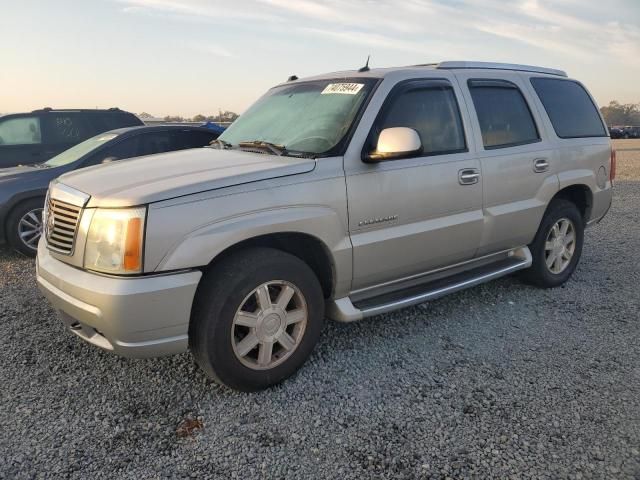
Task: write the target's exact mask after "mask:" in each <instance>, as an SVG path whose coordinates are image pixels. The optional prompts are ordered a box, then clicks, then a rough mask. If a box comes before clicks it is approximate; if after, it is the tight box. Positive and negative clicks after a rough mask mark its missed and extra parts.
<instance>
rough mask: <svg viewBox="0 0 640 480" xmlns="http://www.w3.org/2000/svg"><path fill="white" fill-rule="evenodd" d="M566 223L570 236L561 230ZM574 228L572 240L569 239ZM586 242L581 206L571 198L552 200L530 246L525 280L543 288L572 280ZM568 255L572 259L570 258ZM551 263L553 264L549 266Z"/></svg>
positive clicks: (523, 275) (524, 275)
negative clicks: (530, 256)
mask: <svg viewBox="0 0 640 480" xmlns="http://www.w3.org/2000/svg"><path fill="white" fill-rule="evenodd" d="M567 222H568V223H567ZM565 225H569V226H568V227H567V235H564V236H563V235H562V234H561V231H562V230H563V229H564V228H565ZM554 227H556V228H557V230H555V232H556V233H552V229H554ZM571 230H573V243H570V242H569V238H570V234H569V233H570V232H571ZM548 241H549V243H547V242H548ZM583 241H584V222H583V219H582V215H581V214H580V211H579V210H578V207H576V205H575V204H574V203H573V202H570V201H569V200H564V199H556V200H553V201H552V202H551V204H550V205H549V207H548V208H547V211H546V212H545V215H544V217H543V218H542V222H541V223H540V227H539V228H538V232H537V233H536V236H535V238H534V240H533V242H532V243H531V244H530V245H529V250H531V255H532V257H533V262H532V265H531V267H530V268H528V269H526V270H524V271H523V272H522V277H523V279H524V280H525V281H527V282H528V283H531V284H533V285H537V286H539V287H543V288H553V287H558V286H560V285H562V284H563V283H565V282H566V281H567V280H569V278H570V277H571V275H572V274H573V272H574V271H575V269H576V267H577V265H578V262H579V261H580V255H581V254H582V244H583ZM567 256H570V258H569V259H567ZM553 258H555V261H554V260H553ZM549 262H551V266H548V263H549Z"/></svg>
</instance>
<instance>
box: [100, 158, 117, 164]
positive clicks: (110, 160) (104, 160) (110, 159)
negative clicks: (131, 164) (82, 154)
mask: <svg viewBox="0 0 640 480" xmlns="http://www.w3.org/2000/svg"><path fill="white" fill-rule="evenodd" d="M115 160H118V158H117V157H107V158H103V159H102V161H101V162H100V163H111V162H113V161H115Z"/></svg>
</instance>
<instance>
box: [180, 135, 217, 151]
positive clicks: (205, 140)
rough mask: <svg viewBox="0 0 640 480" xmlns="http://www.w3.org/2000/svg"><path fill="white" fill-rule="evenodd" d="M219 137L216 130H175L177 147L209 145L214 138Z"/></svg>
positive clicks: (181, 148)
mask: <svg viewBox="0 0 640 480" xmlns="http://www.w3.org/2000/svg"><path fill="white" fill-rule="evenodd" d="M216 138H218V134H217V133H215V132H213V131H212V132H199V131H180V132H174V141H175V145H174V147H175V149H176V150H183V149H185V148H198V147H204V146H206V145H209V143H211V141H212V140H215V139H216Z"/></svg>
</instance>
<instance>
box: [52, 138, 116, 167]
mask: <svg viewBox="0 0 640 480" xmlns="http://www.w3.org/2000/svg"><path fill="white" fill-rule="evenodd" d="M117 136H118V134H117V133H101V134H100V135H96V136H95V137H91V138H89V139H87V140H85V141H84V142H82V143H79V144H78V145H76V146H74V147H71V148H70V149H69V150H65V151H64V152H62V153H61V154H60V155H56V156H55V157H53V158H52V159H50V160H47V161H46V162H44V164H45V165H46V166H48V167H60V166H62V165H68V164H70V163H73V162H75V161H76V160H78V159H80V158H82V157H83V156H85V155H86V154H87V153H89V152H91V151H93V150H95V149H96V148H98V147H99V146H101V145H103V144H105V143H107V142H108V141H109V140H113V139H114V138H116V137H117Z"/></svg>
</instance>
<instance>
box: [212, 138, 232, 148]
mask: <svg viewBox="0 0 640 480" xmlns="http://www.w3.org/2000/svg"><path fill="white" fill-rule="evenodd" d="M214 145H217V146H219V147H220V148H221V149H224V150H228V149H229V148H232V147H233V145H231V144H230V143H229V142H225V141H224V140H220V139H219V138H216V139H215V140H212V141H211V142H209V146H210V147H213V146H214Z"/></svg>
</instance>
